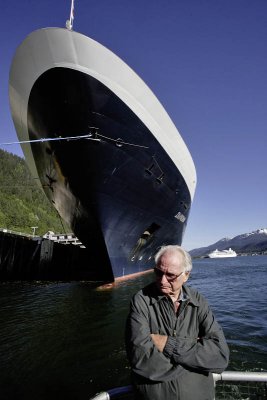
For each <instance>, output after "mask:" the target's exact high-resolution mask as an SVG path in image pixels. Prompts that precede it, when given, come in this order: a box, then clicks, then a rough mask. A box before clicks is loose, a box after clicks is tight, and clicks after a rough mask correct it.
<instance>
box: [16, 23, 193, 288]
mask: <svg viewBox="0 0 267 400" xmlns="http://www.w3.org/2000/svg"><path fill="white" fill-rule="evenodd" d="M10 102H11V110H12V117H13V120H14V124H15V126H16V129H17V133H18V136H19V138H20V140H26V141H28V142H30V144H26V145H22V146H24V147H23V150H24V153H25V157H26V161H27V162H28V165H29V168H30V170H31V171H32V173H33V175H34V176H35V177H36V178H37V181H38V182H39V184H41V186H42V187H43V189H44V191H45V193H46V195H47V197H48V198H49V199H50V201H51V202H52V204H53V205H54V207H55V208H56V209H57V211H58V213H59V215H60V216H61V217H62V218H63V219H64V220H65V221H66V222H67V223H68V225H69V226H70V227H71V229H72V230H73V232H74V233H75V234H76V236H77V237H78V238H79V239H80V240H81V241H82V242H83V244H84V245H85V246H86V248H87V250H88V253H89V256H88V269H90V270H92V272H93V273H94V276H95V279H98V280H99V279H100V280H102V281H106V282H110V281H113V280H114V279H116V278H118V277H122V276H128V275H131V274H135V273H138V272H142V271H145V270H148V269H150V268H152V267H153V257H154V255H155V253H156V251H157V250H158V249H159V247H160V246H162V245H164V244H181V242H182V237H183V233H184V230H185V227H186V223H187V219H188V215H189V211H190V207H191V201H192V197H193V194H194V189H195V184H196V177H195V169H194V165H193V161H192V159H191V156H190V154H189V152H188V150H187V148H186V146H185V144H184V142H183V141H182V139H181V137H180V135H179V133H178V131H177V130H176V128H175V127H174V125H173V124H172V122H171V120H170V118H169V117H168V115H167V113H166V112H165V110H164V109H163V107H162V106H161V105H160V103H159V102H158V100H157V99H156V97H155V96H154V95H153V93H152V92H151V91H150V90H149V88H147V86H146V85H145V84H144V82H143V81H141V79H140V78H139V77H137V75H136V74H134V72H133V71H132V70H131V69H130V68H129V67H128V66H127V65H126V64H125V63H123V62H122V61H121V60H120V59H118V57H116V56H115V55H114V54H113V53H111V52H110V51H109V50H107V49H105V48H104V47H103V46H101V45H100V44H98V43H97V42H94V41H93V40H92V39H89V38H87V37H85V36H83V35H80V34H77V33H75V32H70V31H67V30H64V29H58V28H51V29H44V30H39V31H36V32H33V33H32V34H31V35H29V37H28V38H26V40H25V41H24V42H23V43H22V45H21V46H20V47H19V48H18V50H17V53H16V55H15V57H14V61H13V64H12V68H11V73H10ZM40 139H44V140H45V141H43V142H40V141H38V140H40ZM63 139H66V140H63Z"/></svg>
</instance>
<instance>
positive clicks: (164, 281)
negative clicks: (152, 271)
mask: <svg viewBox="0 0 267 400" xmlns="http://www.w3.org/2000/svg"><path fill="white" fill-rule="evenodd" d="M160 281H161V282H163V283H166V282H168V279H167V278H166V275H165V274H162V276H161V278H160Z"/></svg>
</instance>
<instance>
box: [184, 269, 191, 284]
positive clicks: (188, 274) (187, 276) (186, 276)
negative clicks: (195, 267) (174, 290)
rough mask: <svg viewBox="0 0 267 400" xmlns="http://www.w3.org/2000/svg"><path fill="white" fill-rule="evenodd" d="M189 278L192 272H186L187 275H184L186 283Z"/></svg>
mask: <svg viewBox="0 0 267 400" xmlns="http://www.w3.org/2000/svg"><path fill="white" fill-rule="evenodd" d="M189 276H190V272H185V274H184V283H185V282H186V281H188V278H189Z"/></svg>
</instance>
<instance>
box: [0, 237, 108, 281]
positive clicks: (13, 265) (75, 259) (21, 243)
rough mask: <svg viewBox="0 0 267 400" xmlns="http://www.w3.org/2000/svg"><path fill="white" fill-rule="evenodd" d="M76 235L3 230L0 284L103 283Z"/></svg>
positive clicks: (0, 249) (0, 239) (0, 240)
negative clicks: (26, 282)
mask: <svg viewBox="0 0 267 400" xmlns="http://www.w3.org/2000/svg"><path fill="white" fill-rule="evenodd" d="M99 278H100V277H98V276H97V271H95V269H94V265H93V259H92V257H91V256H90V252H89V250H88V249H87V248H85V246H83V245H82V243H81V242H80V241H79V240H78V239H77V238H76V237H75V236H74V235H73V234H54V233H53V232H48V233H47V234H46V235H44V236H35V235H28V234H24V233H21V232H13V231H9V230H7V229H0V281H17V280H27V281H28V280H63V281H65V280H67V281H68V280H88V281H91V280H92V281H95V280H101V279H99Z"/></svg>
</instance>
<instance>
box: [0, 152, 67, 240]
mask: <svg viewBox="0 0 267 400" xmlns="http://www.w3.org/2000/svg"><path fill="white" fill-rule="evenodd" d="M34 226H35V227H38V228H37V229H36V234H37V235H40V236H41V235H43V234H45V233H46V232H47V231H48V230H51V231H53V232H56V233H63V232H64V231H66V232H69V231H70V229H69V228H68V227H67V226H66V224H65V223H63V221H62V220H61V219H60V217H59V215H58V213H57V211H56V210H55V209H54V207H53V206H52V205H51V204H50V202H49V200H48V199H47V197H46V196H45V194H44V193H43V191H42V190H41V189H40V188H39V187H38V186H37V183H36V182H35V180H34V179H33V177H32V176H31V173H30V171H29V169H28V167H27V165H26V162H25V160H24V159H23V158H21V157H18V156H16V155H14V154H12V153H9V152H7V151H4V150H1V149H0V228H3V229H8V230H14V231H17V232H24V233H29V234H31V233H32V232H33V229H32V227H34Z"/></svg>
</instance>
